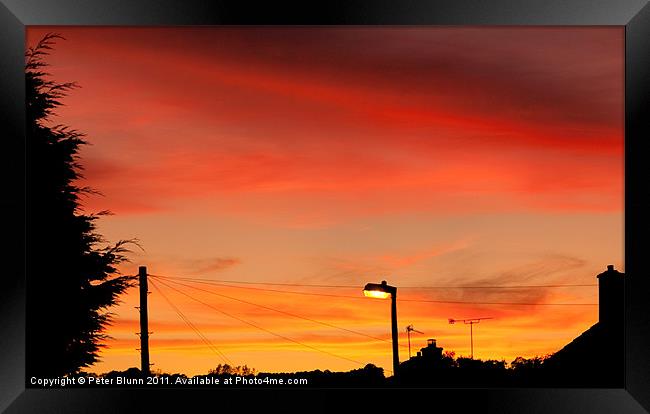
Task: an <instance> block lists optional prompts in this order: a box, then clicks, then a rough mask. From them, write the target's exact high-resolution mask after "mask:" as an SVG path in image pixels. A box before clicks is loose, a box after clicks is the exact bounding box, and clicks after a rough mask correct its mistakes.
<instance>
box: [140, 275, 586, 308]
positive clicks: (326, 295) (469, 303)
mask: <svg viewBox="0 0 650 414" xmlns="http://www.w3.org/2000/svg"><path fill="white" fill-rule="evenodd" d="M152 276H153V275H152ZM155 277H159V278H164V279H169V280H173V279H180V280H186V279H184V278H173V277H169V276H159V275H158V276H155ZM188 281H190V282H195V283H204V284H209V285H214V286H223V287H230V288H235V289H248V290H259V291H264V292H275V293H286V294H293V295H307V296H325V297H334V298H347V299H363V300H366V298H365V297H363V296H350V295H335V294H329V293H314V292H297V291H291V290H277V289H266V288H258V287H250V286H232V285H227V284H223V283H217V282H212V281H208V280H205V279H201V280H188ZM397 301H398V302H421V303H447V304H457V305H461V304H467V305H506V306H598V304H597V303H527V302H478V301H451V300H433V299H402V298H398V299H397Z"/></svg>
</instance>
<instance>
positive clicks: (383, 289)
mask: <svg viewBox="0 0 650 414" xmlns="http://www.w3.org/2000/svg"><path fill="white" fill-rule="evenodd" d="M363 294H364V295H365V296H367V297H369V298H377V299H386V298H388V297H389V296H390V298H391V306H390V319H391V330H392V336H393V375H395V376H396V375H397V369H398V368H399V353H398V352H399V351H398V348H397V288H396V287H395V286H390V285H388V284H386V281H385V280H383V281H382V282H381V283H368V284H367V285H366V287H365V288H363Z"/></svg>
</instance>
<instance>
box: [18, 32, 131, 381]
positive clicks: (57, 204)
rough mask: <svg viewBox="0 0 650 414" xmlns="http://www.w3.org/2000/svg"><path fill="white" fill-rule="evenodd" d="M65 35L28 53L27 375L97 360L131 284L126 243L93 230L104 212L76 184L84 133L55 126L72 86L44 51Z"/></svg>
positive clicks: (52, 36)
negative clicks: (87, 202) (90, 210)
mask: <svg viewBox="0 0 650 414" xmlns="http://www.w3.org/2000/svg"><path fill="white" fill-rule="evenodd" d="M57 39H60V36H58V35H55V34H49V35H47V36H45V37H44V38H43V39H42V40H41V41H40V42H39V43H38V44H37V45H36V46H34V47H32V48H29V49H28V50H27V52H26V64H25V81H26V103H27V125H26V131H27V143H26V152H27V171H26V191H27V200H26V205H27V211H26V214H27V220H26V222H27V223H26V227H27V228H26V236H27V246H26V248H27V258H26V259H27V260H26V263H27V310H26V311H27V349H26V351H27V358H26V360H27V374H28V376H32V375H35V376H41V377H44V376H58V375H66V374H72V373H76V372H79V370H80V369H82V368H84V367H88V366H90V365H92V364H93V363H95V362H97V361H98V352H99V350H100V348H101V347H102V346H103V345H102V342H103V341H104V340H105V339H107V336H106V335H105V333H104V332H105V328H106V326H107V325H109V324H110V317H111V315H110V313H109V312H108V308H110V307H111V306H112V305H115V304H116V303H117V301H118V296H119V295H120V294H121V293H123V292H124V291H125V290H126V289H127V288H128V287H129V286H130V285H131V283H133V279H132V278H131V277H129V276H120V275H119V274H118V272H117V269H116V267H115V266H116V265H117V264H118V263H120V262H122V261H124V260H125V257H124V254H125V253H126V252H127V251H128V250H126V245H127V244H128V243H133V242H134V241H132V240H131V241H124V240H123V241H120V242H118V243H116V244H114V245H107V244H106V242H105V241H104V240H103V238H102V236H101V235H99V234H98V233H97V232H96V231H95V221H96V220H97V218H98V217H99V216H101V215H104V214H108V212H99V213H97V214H85V213H84V212H83V211H82V206H81V203H80V196H81V195H82V194H87V193H92V190H90V189H88V188H83V187H79V186H77V181H78V180H79V179H80V178H82V176H81V174H80V171H81V169H82V168H81V166H80V164H79V149H80V147H81V146H82V145H84V144H86V142H85V141H84V135H83V134H82V133H80V132H78V131H76V130H74V129H71V128H69V127H67V126H64V125H58V124H55V123H53V122H52V121H53V118H54V117H55V116H56V114H55V111H56V109H57V108H58V107H59V106H61V105H62V103H61V100H62V99H63V98H64V97H65V96H66V94H67V93H68V92H70V91H71V90H72V89H74V88H76V87H77V85H76V84H74V83H57V82H54V81H52V80H50V75H49V74H48V73H46V72H45V68H46V67H47V63H46V61H45V58H46V56H47V55H48V53H49V51H50V50H51V49H52V46H53V45H54V43H55V41H56V40H57Z"/></svg>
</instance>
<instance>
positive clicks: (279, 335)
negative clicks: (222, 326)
mask: <svg viewBox="0 0 650 414" xmlns="http://www.w3.org/2000/svg"><path fill="white" fill-rule="evenodd" d="M158 281H159V282H160V283H162V284H163V285H165V286H167V287H168V288H170V289H172V290H175V291H177V292H178V293H180V294H182V295H184V296H187V297H188V298H190V299H192V300H194V301H196V302H198V303H201V304H203V305H204V306H207V307H209V308H210V309H213V310H215V311H217V312H219V313H222V314H224V315H226V316H228V317H230V318H233V319H236V320H238V321H240V322H243V323H245V324H247V325H250V326H252V327H254V328H256V329H259V330H261V331H264V332H266V333H268V334H271V335H273V336H276V337H278V338H281V339H284V340H285V341H289V342H293V343H295V344H298V345H301V346H303V347H305V348H309V349H313V350H314V351H317V352H321V353H323V354H327V355H330V356H333V357H336V358H339V359H344V360H346V361H349V362H354V363H355V364H358V365H360V366H365V365H366V364H364V363H362V362H359V361H356V360H354V359H350V358H348V357H344V356H342V355H337V354H334V353H331V352H329V351H325V350H323V349H319V348H316V347H314V346H311V345H308V344H305V343H303V342H300V341H297V340H295V339H292V338H289V337H287V336H284V335H281V334H278V333H275V332H273V331H270V330H268V329H266V328H263V327H261V326H259V325H257V324H255V323H253V322H250V321H247V320H245V319H242V318H240V317H238V316H235V315H232V314H230V313H228V312H226V311H224V310H222V309H218V308H216V307H214V306H212V305H210V304H209V303H206V302H203V301H202V300H200V299H197V298H195V297H193V296H192V295H190V294H188V293H185V292H183V291H181V290H179V289H176V288H175V287H173V286H170V285H168V284H167V283H165V282H164V281H162V280H160V279H158Z"/></svg>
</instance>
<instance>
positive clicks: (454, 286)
mask: <svg viewBox="0 0 650 414" xmlns="http://www.w3.org/2000/svg"><path fill="white" fill-rule="evenodd" d="M151 276H159V275H151ZM162 277H169V276H162ZM176 279H184V280H193V281H203V282H219V283H236V284H246V285H269V286H295V287H316V288H338V289H345V288H353V289H358V288H359V286H358V285H321V284H305V283H279V282H253V281H243V280H224V279H201V278H191V277H176ZM595 286H598V284H595V283H586V284H555V285H501V286H456V285H438V286H400V287H399V288H400V289H542V288H573V287H595Z"/></svg>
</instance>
